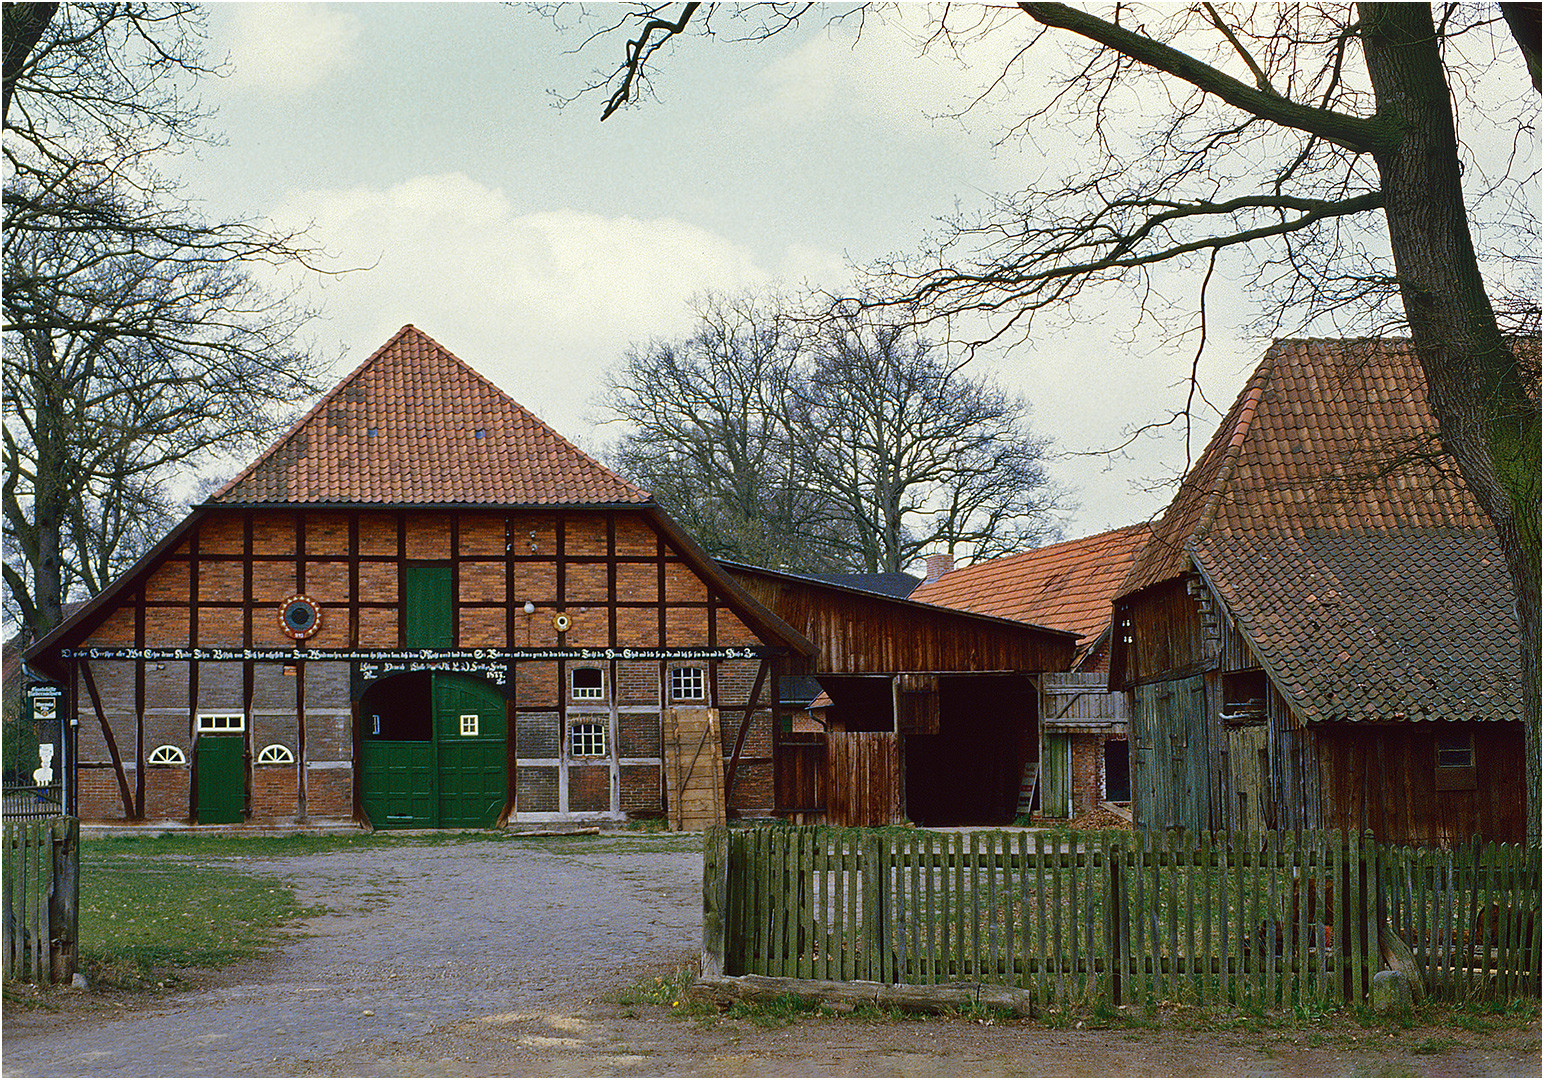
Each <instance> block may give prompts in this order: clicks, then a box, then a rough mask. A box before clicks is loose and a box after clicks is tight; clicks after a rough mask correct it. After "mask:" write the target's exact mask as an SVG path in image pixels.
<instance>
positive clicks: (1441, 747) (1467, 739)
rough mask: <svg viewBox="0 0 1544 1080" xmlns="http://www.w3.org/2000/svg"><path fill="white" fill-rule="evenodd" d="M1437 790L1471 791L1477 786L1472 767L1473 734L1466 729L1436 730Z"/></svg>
mask: <svg viewBox="0 0 1544 1080" xmlns="http://www.w3.org/2000/svg"><path fill="white" fill-rule="evenodd" d="M1436 786H1437V790H1438V791H1473V790H1475V789H1476V788H1477V787H1478V786H1479V775H1478V772H1477V770H1476V769H1475V767H1474V736H1473V735H1472V734H1471V733H1470V732H1467V731H1438V732H1437V784H1436Z"/></svg>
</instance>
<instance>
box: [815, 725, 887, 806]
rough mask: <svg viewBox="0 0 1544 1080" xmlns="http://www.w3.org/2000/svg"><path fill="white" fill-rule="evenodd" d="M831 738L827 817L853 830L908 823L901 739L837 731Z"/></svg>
mask: <svg viewBox="0 0 1544 1080" xmlns="http://www.w3.org/2000/svg"><path fill="white" fill-rule="evenodd" d="M826 740H827V741H826V761H827V767H826V819H827V820H828V821H829V822H830V823H831V824H833V825H842V826H848V827H854V828H858V827H861V828H873V827H876V826H880V825H899V824H900V823H901V822H902V821H904V820H905V811H904V807H903V805H902V801H903V795H904V793H903V792H902V790H901V736H900V735H898V734H896V733H895V732H893V731H856V732H838V731H833V732H831V733H830V734H829V735H827V736H826Z"/></svg>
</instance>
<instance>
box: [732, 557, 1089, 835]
mask: <svg viewBox="0 0 1544 1080" xmlns="http://www.w3.org/2000/svg"><path fill="white" fill-rule="evenodd" d="M720 566H722V567H723V569H724V570H725V572H726V573H727V574H728V575H729V576H730V577H732V578H733V579H734V580H735V581H736V582H737V583H738V584H739V586H740V587H741V588H742V589H743V590H744V591H745V593H746V594H747V595H749V596H750V597H752V598H754V599H755V600H756V601H757V602H758V603H759V604H761V605H762V606H763V607H765V608H767V609H768V610H769V611H771V612H773V613H774V614H776V615H777V617H778V618H779V619H780V620H781V621H782V622H784V623H786V624H787V625H789V626H790V627H792V628H793V629H794V630H795V631H796V632H797V633H798V634H800V635H801V636H802V637H804V638H806V639H807V640H809V641H811V642H812V643H814V645H815V647H816V653H815V655H814V656H813V657H812V658H811V659H810V661H808V666H807V669H806V670H805V671H804V672H799V673H798V674H805V675H810V676H813V677H814V679H815V680H816V681H817V682H818V683H819V685H820V687H821V688H822V690H824V691H825V693H827V694H828V695H829V696H830V698H831V702H832V704H831V706H830V707H829V708H828V709H826V710H824V711H825V714H826V725H827V728H826V733H825V753H826V760H825V765H824V769H823V773H824V778H825V797H826V804H825V808H824V809H825V817H826V819H827V820H829V821H831V822H833V823H836V824H844V825H882V824H892V823H896V822H900V821H905V820H911V821H914V822H916V823H917V824H919V825H966V824H970V825H992V824H996V825H1001V824H1006V823H1008V822H1010V821H1012V820H1013V818H1014V817H1015V816H1016V815H1017V814H1018V813H1019V812H1020V808H1021V802H1020V795H1021V792H1022V791H1023V790H1024V789H1025V781H1026V778H1027V779H1029V780H1030V781H1031V782H1032V781H1033V777H1034V776H1035V772H1036V768H1037V763H1038V759H1039V695H1038V689H1037V686H1036V683H1035V677H1036V676H1037V675H1038V674H1040V673H1041V672H1046V671H1065V670H1066V669H1067V667H1068V666H1069V665H1070V664H1071V662H1072V657H1073V653H1074V651H1075V648H1076V644H1077V635H1076V634H1074V633H1072V632H1070V631H1066V630H1054V629H1048V628H1046V627H1040V626H1032V625H1029V624H1026V623H1023V622H1018V621H1015V620H1011V619H1000V618H994V617H992V616H986V615H977V614H973V613H969V612H963V611H956V610H951V609H949V608H943V607H938V606H936V605H931V604H923V603H918V602H916V601H913V600H909V599H905V598H902V597H898V596H893V595H883V594H880V593H875V592H870V591H866V590H863V589H858V588H852V587H850V586H847V585H843V584H839V583H836V582H832V581H823V580H820V579H817V578H813V577H805V576H801V575H797V574H789V573H783V572H779V571H772V570H766V569H762V568H759V567H752V566H746V565H743V564H738V563H728V562H720ZM789 674H794V673H793V672H789ZM790 734H791V733H790V732H788V731H785V730H779V732H778V733H777V740H776V742H775V745H774V782H775V786H776V787H777V790H778V791H779V792H780V793H781V792H785V791H788V790H791V789H789V788H788V787H786V786H785V784H784V782H783V779H782V778H783V777H784V776H785V775H786V773H787V771H788V770H789V769H790V768H791V767H793V765H792V762H793V761H794V760H795V754H793V753H789V752H788V751H787V750H786V749H785V748H786V747H789V746H792V745H797V743H798V740H794V739H790V738H789V737H788V736H789V735H790ZM787 809H788V810H789V811H792V810H793V809H794V808H793V807H789V808H787ZM799 809H808V808H807V807H801V808H799Z"/></svg>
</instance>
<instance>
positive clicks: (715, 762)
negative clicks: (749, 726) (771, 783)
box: [665, 709, 724, 832]
mask: <svg viewBox="0 0 1544 1080" xmlns="http://www.w3.org/2000/svg"><path fill="white" fill-rule="evenodd" d="M665 769H666V780H667V782H668V783H669V785H670V789H669V798H670V828H671V829H672V830H675V831H677V832H684V831H687V830H693V831H695V830H698V829H706V828H708V827H709V826H710V825H721V824H723V822H724V750H723V741H722V738H721V736H720V735H719V728H718V710H717V709H670V710H668V711H667V713H666V717H665Z"/></svg>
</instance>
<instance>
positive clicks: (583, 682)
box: [569, 667, 606, 701]
mask: <svg viewBox="0 0 1544 1080" xmlns="http://www.w3.org/2000/svg"><path fill="white" fill-rule="evenodd" d="M569 681H570V685H571V686H572V687H573V691H574V700H575V701H600V700H601V699H603V698H604V697H605V696H606V678H605V675H604V674H603V673H602V672H601V669H600V668H598V667H576V668H574V669H573V671H572V672H570V673H569Z"/></svg>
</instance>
